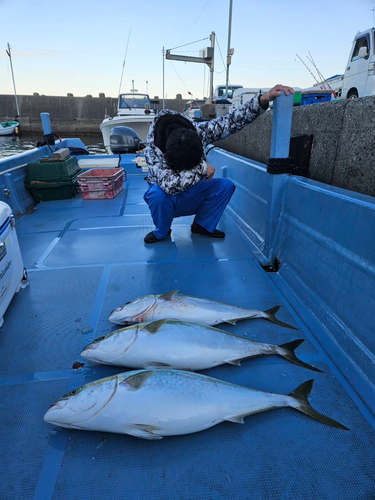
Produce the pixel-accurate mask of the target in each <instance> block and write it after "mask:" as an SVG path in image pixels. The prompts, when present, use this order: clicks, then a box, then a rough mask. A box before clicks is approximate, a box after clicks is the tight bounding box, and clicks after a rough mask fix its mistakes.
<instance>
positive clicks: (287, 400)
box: [44, 370, 349, 439]
mask: <svg viewBox="0 0 375 500" xmlns="http://www.w3.org/2000/svg"><path fill="white" fill-rule="evenodd" d="M312 385H313V381H312V380H309V381H308V382H305V383H304V384H302V385H301V386H299V387H298V388H297V389H296V390H294V391H293V392H291V393H290V394H288V395H283V394H272V393H269V392H262V391H256V390H253V389H248V388H246V387H241V386H238V385H233V384H229V383H227V382H222V381H221V380H216V379H214V378H211V377H206V376H204V375H198V374H196V373H191V372H184V371H174V370H141V371H133V372H127V373H122V374H120V375H114V376H112V377H108V378H104V379H102V380H98V381H97V382H92V383H90V384H87V385H84V386H82V387H80V388H79V389H76V390H74V391H72V392H70V393H69V394H67V395H66V396H63V397H62V398H61V399H59V400H58V401H57V402H56V403H55V404H53V405H52V406H51V408H50V409H49V410H48V411H47V413H46V414H45V415H44V420H45V421H46V422H49V423H51V424H55V425H59V426H61V427H67V428H72V429H84V430H91V431H105V432H117V433H120V434H130V435H132V436H136V437H140V438H145V439H162V437H164V436H176V435H180V434H191V433H193V432H199V431H203V430H204V429H208V428H209V427H213V426H214V425H217V424H219V423H221V422H224V421H229V422H237V423H243V419H244V417H247V416H248V415H252V414H253V413H259V412H262V411H266V410H272V409H275V408H283V407H290V408H294V409H295V410H298V411H300V412H302V413H304V414H305V415H308V416H309V417H312V418H314V419H316V420H318V421H319V422H322V423H324V424H326V425H330V426H331V427H336V428H337V429H343V430H349V429H348V428H347V427H344V426H343V425H341V424H339V423H338V422H336V421H335V420H332V419H331V418H329V417H326V416H325V415H322V414H321V413H318V412H317V411H315V410H314V409H313V408H312V407H311V406H310V403H309V402H308V400H307V397H308V395H309V394H310V391H311V389H312Z"/></svg>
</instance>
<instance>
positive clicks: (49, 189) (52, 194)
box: [25, 176, 78, 202]
mask: <svg viewBox="0 0 375 500" xmlns="http://www.w3.org/2000/svg"><path fill="white" fill-rule="evenodd" d="M25 186H26V187H27V188H28V189H30V191H31V194H32V195H33V198H34V200H35V201H38V202H39V201H54V200H69V199H70V198H73V196H75V195H76V194H77V193H78V183H77V176H75V177H73V179H72V180H70V181H67V182H45V181H33V183H31V184H28V183H25Z"/></svg>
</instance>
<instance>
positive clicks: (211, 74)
mask: <svg viewBox="0 0 375 500" xmlns="http://www.w3.org/2000/svg"><path fill="white" fill-rule="evenodd" d="M215 37H216V35H215V32H214V31H213V32H212V33H211V35H210V40H211V49H212V61H211V64H208V66H209V68H210V95H209V98H208V104H212V100H213V96H214V54H215Z"/></svg>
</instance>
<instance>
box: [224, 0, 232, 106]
mask: <svg viewBox="0 0 375 500" xmlns="http://www.w3.org/2000/svg"><path fill="white" fill-rule="evenodd" d="M232 4H233V0H230V1H229V26H228V50H227V79H226V82H225V97H226V98H227V99H228V82H229V66H230V63H231V62H232V61H231V59H232V55H233V52H234V51H233V49H231V48H230V37H231V34H232Z"/></svg>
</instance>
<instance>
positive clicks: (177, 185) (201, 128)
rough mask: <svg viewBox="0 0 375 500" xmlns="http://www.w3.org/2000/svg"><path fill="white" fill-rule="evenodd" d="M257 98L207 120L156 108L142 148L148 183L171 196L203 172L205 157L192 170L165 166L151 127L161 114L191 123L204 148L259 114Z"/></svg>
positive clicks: (190, 185)
mask: <svg viewBox="0 0 375 500" xmlns="http://www.w3.org/2000/svg"><path fill="white" fill-rule="evenodd" d="M259 97H260V95H257V96H256V97H254V98H253V99H251V100H250V101H248V102H246V103H245V104H243V105H242V106H241V107H239V108H237V109H236V110H234V111H232V112H231V113H229V114H227V115H224V116H221V117H219V118H216V119H214V120H211V121H207V122H194V121H193V120H190V118H188V117H187V116H185V115H183V114H181V113H178V112H177V111H172V110H168V109H164V110H162V111H160V112H159V113H158V114H157V116H156V117H155V119H154V121H153V122H152V124H151V126H150V130H149V133H148V138H147V142H148V144H149V146H148V147H147V148H146V149H145V157H146V161H147V164H148V167H149V176H148V182H149V183H151V184H154V183H155V182H156V183H157V184H158V185H159V186H160V187H161V189H163V190H164V191H165V192H166V193H168V194H170V195H175V194H178V193H180V192H181V191H185V190H186V189H189V188H190V187H192V186H194V185H195V184H197V183H198V182H199V181H200V180H201V179H204V178H205V177H206V175H207V164H206V162H205V157H204V159H203V160H202V161H201V163H200V164H199V165H197V166H196V167H194V168H193V169H192V170H182V171H180V172H177V171H175V170H173V169H171V168H170V167H169V166H168V164H167V162H166V160H165V157H164V154H163V152H162V151H161V150H160V149H159V148H158V147H157V146H156V145H155V142H154V137H155V128H156V127H158V123H160V119H161V118H162V117H163V116H166V115H176V116H179V117H183V118H184V119H186V120H188V121H189V122H191V123H192V124H193V125H194V127H195V129H196V130H197V132H198V135H199V136H200V138H201V140H202V143H203V148H205V147H206V146H208V145H209V144H212V143H214V142H216V141H218V140H220V139H225V137H228V136H229V135H231V134H235V133H236V132H239V131H240V130H242V129H243V128H244V127H245V125H248V124H249V123H251V122H253V121H254V120H255V119H256V118H257V117H258V116H259V115H260V114H261V113H263V112H264V110H263V109H262V108H261V107H260V104H259Z"/></svg>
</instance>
